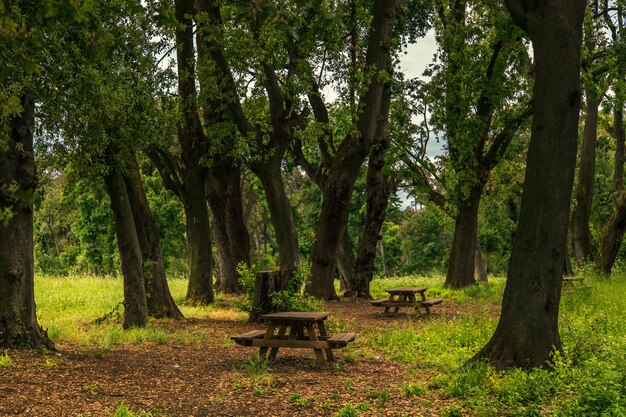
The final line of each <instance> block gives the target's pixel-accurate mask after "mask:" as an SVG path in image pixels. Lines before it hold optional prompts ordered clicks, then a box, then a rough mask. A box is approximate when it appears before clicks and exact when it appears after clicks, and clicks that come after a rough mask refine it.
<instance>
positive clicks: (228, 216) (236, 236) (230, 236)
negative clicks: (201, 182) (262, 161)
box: [207, 165, 250, 293]
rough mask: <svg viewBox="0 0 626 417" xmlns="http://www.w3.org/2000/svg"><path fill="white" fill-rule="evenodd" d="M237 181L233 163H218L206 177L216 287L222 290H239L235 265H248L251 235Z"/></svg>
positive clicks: (239, 178) (238, 181)
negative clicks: (215, 269)
mask: <svg viewBox="0 0 626 417" xmlns="http://www.w3.org/2000/svg"><path fill="white" fill-rule="evenodd" d="M240 181H241V170H240V169H239V168H238V167H235V166H233V165H228V166H221V167H220V169H219V170H214V171H213V172H211V173H210V174H209V176H208V179H207V184H208V192H207V196H208V200H209V206H210V207H211V211H212V213H213V217H212V218H213V232H214V237H215V241H216V246H217V253H218V256H219V266H220V268H219V279H218V282H219V284H218V285H217V286H216V289H217V290H219V291H222V292H225V293H241V291H242V290H243V287H242V286H241V284H240V283H239V274H238V273H237V266H238V265H239V264H240V263H244V264H246V265H248V266H249V265H250V235H249V233H248V229H247V228H246V224H245V221H244V217H243V202H242V198H241V183H240Z"/></svg>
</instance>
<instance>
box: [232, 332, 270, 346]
mask: <svg viewBox="0 0 626 417" xmlns="http://www.w3.org/2000/svg"><path fill="white" fill-rule="evenodd" d="M263 336H265V330H251V331H249V332H247V333H243V334H238V335H237V336H232V337H231V338H230V339H231V340H233V341H234V342H235V343H237V344H238V345H242V346H251V345H252V341H253V340H254V339H261V338H263Z"/></svg>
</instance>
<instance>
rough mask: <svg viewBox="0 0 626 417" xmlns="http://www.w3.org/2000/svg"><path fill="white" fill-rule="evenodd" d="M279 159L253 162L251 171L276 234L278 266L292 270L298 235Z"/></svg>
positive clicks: (294, 265) (296, 263) (294, 266)
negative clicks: (263, 195)
mask: <svg viewBox="0 0 626 417" xmlns="http://www.w3.org/2000/svg"><path fill="white" fill-rule="evenodd" d="M281 161H282V156H281V158H280V159H278V158H276V157H273V158H271V159H270V160H269V161H268V162H266V163H255V164H253V166H252V167H251V169H252V172H254V174H255V175H256V176H257V177H258V178H259V180H260V181H261V184H262V185H263V190H264V191H265V198H266V200H267V206H268V208H269V212H270V218H271V220H272V226H273V227H274V233H275V234H276V243H277V244H278V255H279V259H280V268H281V269H288V270H293V269H295V268H296V267H297V265H298V257H299V255H298V235H297V233H296V225H295V222H294V220H293V213H292V210H291V203H290V202H289V197H287V192H286V191H285V185H284V183H283V177H282V172H281V167H280V165H281Z"/></svg>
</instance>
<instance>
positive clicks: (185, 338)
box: [35, 275, 245, 348]
mask: <svg viewBox="0 0 626 417" xmlns="http://www.w3.org/2000/svg"><path fill="white" fill-rule="evenodd" d="M169 286H170V291H171V292H172V296H173V297H174V299H175V300H176V302H177V304H178V305H179V307H180V309H181V311H182V312H183V314H184V315H185V317H188V318H192V317H193V318H216V319H218V318H219V319H237V318H241V317H244V316H245V315H243V314H242V313H240V312H237V311H234V310H230V309H226V308H219V307H216V306H206V307H204V306H194V305H186V304H185V303H184V299H185V293H186V289H187V287H186V286H187V281H186V280H185V279H170V280H169ZM86 289H88V290H86ZM35 299H36V300H37V315H38V318H39V322H40V324H41V325H42V326H43V327H44V328H47V330H48V335H49V336H50V338H51V339H52V341H54V342H69V341H71V342H73V343H78V344H81V345H83V346H90V347H93V346H96V347H101V348H106V347H110V346H115V345H119V344H135V345H137V344H142V343H157V344H167V343H171V342H177V343H183V344H193V343H199V342H201V341H202V340H203V339H204V337H205V336H206V332H202V331H200V332H199V333H191V332H185V331H177V330H167V331H166V330H164V329H163V328H160V327H156V326H151V325H149V326H148V327H146V328H142V329H131V330H128V331H123V330H122V328H121V326H120V323H121V320H122V316H121V314H122V313H123V308H122V307H121V306H120V307H118V308H117V312H118V314H113V315H112V318H111V319H109V320H107V321H105V322H104V323H101V324H99V325H95V324H93V322H94V320H96V319H99V318H101V317H103V316H105V315H106V314H108V313H110V312H112V311H114V309H115V308H116V306H118V304H119V303H120V301H122V299H123V286H122V280H121V278H113V277H102V278H100V277H98V278H94V277H93V276H77V275H74V276H71V277H63V278H60V277H48V276H37V277H35ZM217 301H218V302H217V303H216V305H219V304H220V301H221V299H220V298H219V297H218V299H217Z"/></svg>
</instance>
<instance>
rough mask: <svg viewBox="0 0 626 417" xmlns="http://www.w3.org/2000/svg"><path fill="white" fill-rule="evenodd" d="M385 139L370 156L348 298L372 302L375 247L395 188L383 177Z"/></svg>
mask: <svg viewBox="0 0 626 417" xmlns="http://www.w3.org/2000/svg"><path fill="white" fill-rule="evenodd" d="M386 136H387V135H386V133H385V132H383V136H382V137H384V138H385V140H381V141H380V142H378V143H376V144H375V145H374V146H373V147H372V150H371V152H370V158H369V165H368V167H367V199H366V207H367V209H366V214H365V224H364V225H363V229H362V230H361V237H360V239H359V251H358V255H357V258H356V263H355V266H354V272H353V275H352V278H351V280H350V289H349V291H348V293H347V294H346V296H356V297H359V298H372V296H371V295H370V282H371V281H372V278H373V277H374V261H375V260H376V246H377V244H378V241H379V240H380V239H381V238H382V236H381V234H380V231H381V230H382V227H383V223H384V222H385V215H386V214H387V205H388V202H389V196H390V195H391V193H392V192H393V187H392V185H391V184H390V183H389V181H387V179H386V178H385V175H384V174H383V167H384V166H385V155H386V153H387V146H388V142H387V140H386Z"/></svg>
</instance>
